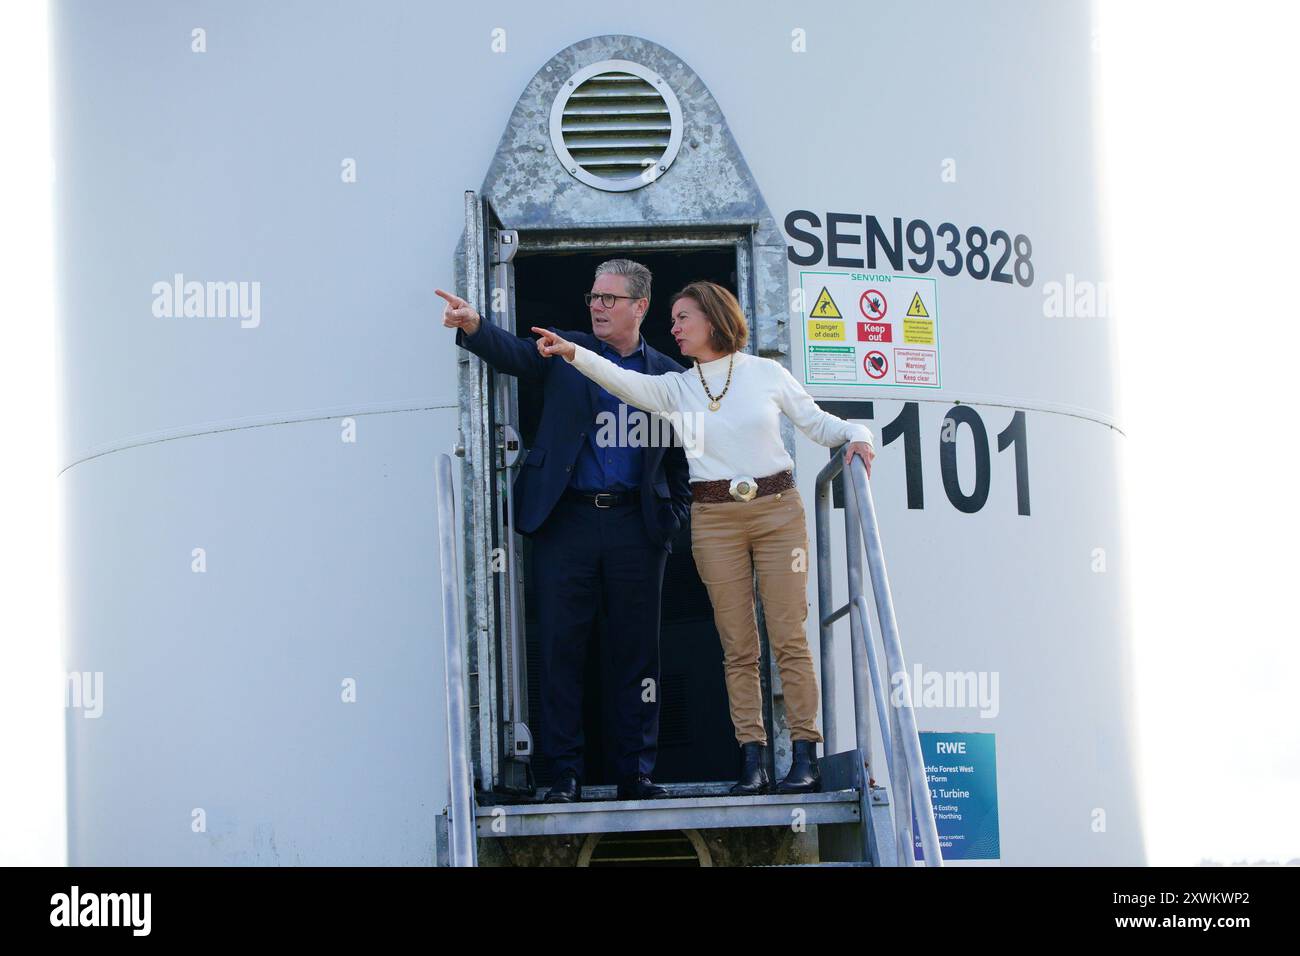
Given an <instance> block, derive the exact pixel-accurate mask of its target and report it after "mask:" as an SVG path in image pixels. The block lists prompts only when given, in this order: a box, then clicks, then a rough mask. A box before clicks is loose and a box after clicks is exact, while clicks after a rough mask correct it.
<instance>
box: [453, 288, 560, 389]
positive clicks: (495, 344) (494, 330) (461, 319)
mask: <svg viewBox="0 0 1300 956" xmlns="http://www.w3.org/2000/svg"><path fill="white" fill-rule="evenodd" d="M433 291H434V293H435V294H436V295H438V296H441V297H442V298H443V299H445V300H446V302H447V304H446V305H445V306H443V309H442V324H443V325H444V326H446V327H447V328H449V329H455V330H456V344H457V345H459V346H460V347H461V348H463V349H467V350H468V351H470V352H473V353H474V354H475V355H477V356H478V357H479V358H481V359H482V360H483V361H485V362H487V363H488V364H489V365H491V366H492V367H493V368H494V369H496V370H497V371H498V372H504V373H505V374H506V375H514V376H516V377H518V378H521V379H525V380H532V381H538V380H540V379H541V378H542V376H543V375H545V374H546V360H545V359H544V358H542V357H541V355H539V354H538V353H537V346H536V344H535V343H534V342H533V341H532V340H531V339H521V338H519V336H517V335H511V334H510V333H509V332H507V331H506V330H505V329H503V328H501V327H500V326H498V325H494V324H493V323H491V322H484V321H483V319H482V317H481V316H480V315H479V314H478V312H476V311H475V310H474V307H473V306H472V305H470V304H469V303H468V302H466V301H465V300H464V299H462V298H461V297H460V296H458V295H452V294H451V293H450V292H444V291H443V290H442V289H434V290H433Z"/></svg>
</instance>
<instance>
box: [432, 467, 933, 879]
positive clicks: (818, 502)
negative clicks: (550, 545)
mask: <svg viewBox="0 0 1300 956" xmlns="http://www.w3.org/2000/svg"><path fill="white" fill-rule="evenodd" d="M843 467H844V455H843V448H842V447H841V448H837V449H835V450H833V451H832V452H831V459H830V462H829V463H828V464H827V465H826V466H825V467H824V468H823V469H822V470H821V472H820V473H819V474H818V475H817V489H816V499H815V510H816V548H817V588H818V598H819V601H818V619H819V624H820V626H819V631H820V638H821V660H822V721H823V727H824V733H823V735H824V737H825V745H824V749H825V752H826V753H827V754H828V755H827V756H825V757H822V758H820V759H819V760H818V766H819V768H820V770H821V777H822V786H821V792H820V793H813V794H789V795H786V794H766V795H762V796H753V797H732V796H728V795H727V794H726V789H727V788H726V786H725V785H716V784H714V785H707V784H666V785H665V786H666V788H667V789H668V791H669V797H668V798H667V799H660V800H614V799H612V797H613V796H614V794H613V789H614V788H612V787H584V797H585V798H586V799H584V800H583V801H582V802H580V803H574V804H547V803H518V804H512V805H504V806H478V805H477V803H476V801H475V795H474V790H473V785H472V780H471V776H470V766H469V753H470V748H469V739H468V736H467V716H466V714H467V710H466V706H465V689H464V671H465V667H464V657H463V654H464V651H463V647H464V635H463V633H462V627H461V621H462V618H461V613H460V597H459V595H460V589H459V585H458V578H457V572H456V569H457V567H458V565H457V563H456V543H455V537H454V536H455V533H456V532H455V529H456V522H455V520H454V517H455V502H454V496H453V486H452V479H451V475H452V471H451V458H450V457H449V456H448V455H440V456H439V457H438V461H437V463H436V466H435V478H436V482H435V484H436V489H437V496H438V536H439V554H440V557H441V562H442V593H443V627H444V631H443V633H444V635H446V640H445V641H444V644H445V655H446V665H445V669H446V683H447V697H446V700H447V752H448V757H449V768H448V769H449V780H450V785H449V788H448V789H449V792H448V797H447V807H446V809H445V810H444V812H443V813H442V814H441V815H440V816H439V817H438V819H437V832H436V835H435V837H436V838H435V849H436V854H437V863H438V865H440V866H448V865H450V866H476V865H477V861H478V840H480V839H485V840H486V839H493V838H501V837H525V836H561V835H574V834H592V833H615V832H627V831H663V830H685V831H693V830H702V829H725V828H732V827H789V826H791V822H792V819H793V818H794V817H795V815H796V814H798V817H799V819H800V821H801V823H803V824H815V825H816V826H817V828H818V830H817V836H818V852H819V858H820V860H821V861H822V863H824V864H832V865H860V866H862V865H869V866H911V865H913V858H914V851H913V846H914V843H913V834H912V817H913V807H915V809H916V819H917V822H918V825H919V830H920V833H919V836H920V841H921V847H922V852H923V856H924V860H925V863H926V865H928V866H941V865H942V863H943V859H942V855H941V853H940V850H939V836H938V832H937V829H936V826H935V818H934V809H933V806H932V805H931V801H930V788H929V786H928V784H927V781H926V776H925V767H924V760H923V757H922V753H921V741H920V737H919V735H918V733H917V727H916V716H915V713H914V712H913V710H912V696H911V689H910V687H909V686H908V684H907V677H906V675H907V670H906V667H905V666H904V660H903V653H902V644H901V641H900V639H899V633H898V623H897V620H896V618H895V616H894V607H893V599H892V597H891V596H890V591H889V578H888V575H887V574H886V571H885V560H884V551H883V549H882V547H881V543H880V532H879V528H878V526H877V524H876V513H875V504H874V502H873V500H872V496H871V487H870V483H869V482H868V481H867V474H866V468H865V466H864V465H863V464H862V462H861V460H859V459H857V458H854V460H853V463H852V467H851V468H850V469H849V472H848V473H847V474H846V475H845V481H844V486H845V494H844V524H845V542H846V548H845V550H846V567H847V571H848V594H849V600H848V602H847V603H846V604H845V605H844V606H843V607H840V608H837V609H832V607H831V605H832V604H833V597H832V594H833V588H832V576H831V575H832V567H831V543H830V504H831V483H832V481H834V479H835V478H836V477H837V476H838V475H840V473H841V472H842V471H843ZM859 542H861V544H859ZM862 544H864V545H865V549H866V558H867V567H868V570H869V574H870V580H871V587H872V594H873V595H874V597H875V603H876V614H877V617H878V619H879V621H880V630H881V644H882V646H883V648H884V652H885V662H886V665H887V667H888V673H889V674H893V675H898V680H899V682H900V687H898V688H897V691H896V693H894V694H892V695H891V694H890V693H889V692H888V691H889V689H890V686H891V685H890V682H889V681H887V680H884V679H883V677H884V675H882V673H881V669H880V664H879V656H878V653H877V650H876V647H875V645H874V642H873V640H872V632H871V623H870V615H869V614H868V613H867V603H866V597H865V596H864V594H863V575H862V552H863V548H862V546H861V545H862ZM846 614H847V615H848V616H849V620H850V630H851V641H852V660H853V673H852V679H853V711H854V724H855V727H854V729H855V736H856V747H854V748H851V749H846V750H843V751H839V752H836V751H837V750H838V741H837V736H838V735H837V733H836V728H835V719H834V713H835V711H834V700H835V687H836V680H835V678H836V674H835V667H834V659H833V645H832V628H833V625H834V623H835V622H836V621H837V620H839V619H840V618H841V617H844V616H845V615H846ZM869 697H870V698H874V711H875V715H876V718H877V720H878V721H879V726H880V733H881V739H882V740H883V741H884V749H885V754H886V762H887V766H888V770H889V780H890V782H891V784H892V787H891V788H889V789H887V788H885V787H883V786H881V785H880V784H878V783H877V782H876V781H875V780H874V779H873V778H872V777H871V773H870V770H871V767H872V759H871V753H872V744H871V731H872V721H871V717H872V707H871V702H870V701H869ZM891 697H896V698H897V704H896V705H895V704H894V703H893V702H892V701H891ZM891 790H892V794H893V800H892V810H893V813H892V819H891V812H890V811H891V799H890V795H891ZM593 797H594V798H595V799H592V798H593ZM602 798H605V799H602Z"/></svg>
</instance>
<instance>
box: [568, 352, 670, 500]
mask: <svg viewBox="0 0 1300 956" xmlns="http://www.w3.org/2000/svg"><path fill="white" fill-rule="evenodd" d="M600 354H601V355H603V356H605V358H607V359H609V360H610V361H611V362H613V363H614V364H616V365H621V366H622V367H623V368H630V369H631V370H632V371H634V372H642V373H644V372H645V339H644V338H641V339H640V340H639V341H638V342H637V346H636V351H634V352H633V353H632V354H631V355H628V356H626V357H625V356H622V355H619V354H618V350H617V349H615V348H613V347H612V346H611V345H610V344H609V343H608V342H601V343H600ZM592 385H593V386H594V387H595V389H596V418H595V419H593V420H592V423H591V428H590V429H588V431H587V441H586V444H584V445H583V446H582V450H581V451H580V452H578V459H577V461H575V462H574V464H573V478H572V479H571V480H570V482H569V487H571V488H576V489H578V490H579V491H592V492H595V491H631V490H632V489H633V488H639V487H640V486H641V456H642V454H643V453H644V452H643V451H642V449H641V448H640V447H636V448H631V447H628V446H627V444H626V442H625V441H622V440H621V438H625V437H626V436H620V434H619V429H618V421H619V412H618V408H619V406H620V405H622V404H624V402H623V401H621V400H620V399H618V398H615V397H614V396H613V395H611V394H610V393H609V392H607V391H605V390H604V389H603V388H601V387H600V386H599V385H596V384H595V383H594V382H593V383H592ZM602 412H606V413H608V415H612V416H613V418H612V419H608V420H609V421H611V422H612V426H611V428H610V429H607V432H608V434H609V435H612V436H613V438H614V444H612V445H609V446H607V447H605V448H601V447H600V446H598V445H597V444H596V436H597V434H598V432H599V431H600V424H601V422H602V421H605V420H607V419H604V418H601V417H600V415H601V413H602ZM623 414H624V416H626V420H627V430H628V433H631V431H632V429H633V426H634V424H635V423H636V420H637V418H638V417H640V418H644V419H645V420H646V421H645V424H644V425H643V426H642V428H641V433H642V434H643V435H645V436H646V437H647V440H648V438H649V434H650V429H651V423H650V421H649V415H647V414H646V413H645V412H641V411H638V410H637V409H636V407H635V406H632V405H628V406H627V411H626V412H624V413H623Z"/></svg>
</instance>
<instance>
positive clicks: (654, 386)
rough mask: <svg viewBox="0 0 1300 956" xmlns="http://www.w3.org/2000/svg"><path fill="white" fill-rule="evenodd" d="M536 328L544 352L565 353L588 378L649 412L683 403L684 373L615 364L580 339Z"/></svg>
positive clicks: (539, 346)
mask: <svg viewBox="0 0 1300 956" xmlns="http://www.w3.org/2000/svg"><path fill="white" fill-rule="evenodd" d="M533 331H534V332H536V333H537V334H538V335H539V336H541V337H540V338H539V339H538V340H537V351H538V352H540V353H541V354H542V355H543V356H548V357H549V356H552V355H559V356H561V357H563V358H564V360H565V361H566V362H569V363H570V364H572V365H573V367H574V368H576V369H577V370H578V371H579V372H581V373H582V374H583V375H585V376H587V378H589V379H591V380H592V381H593V382H595V383H596V384H597V385H600V386H601V387H603V388H604V389H605V390H606V391H607V392H609V393H610V394H611V395H616V396H618V397H619V398H621V399H622V400H623V401H625V402H627V403H628V404H630V405H635V406H636V407H637V408H643V409H645V410H646V411H648V412H662V413H668V412H673V411H676V410H677V409H678V408H679V407H680V405H679V402H678V399H679V397H680V388H681V385H680V382H681V376H680V375H677V374H674V373H672V372H669V373H668V374H666V375H645V374H643V373H641V372H634V371H632V370H631V369H630V368H622V367H621V366H618V365H615V364H614V363H613V362H611V361H610V360H609V359H607V358H605V357H604V356H603V355H597V354H596V353H595V352H593V351H591V349H585V348H583V347H582V346H581V345H578V344H577V343H576V342H570V341H568V340H567V339H564V338H561V337H560V336H559V335H556V334H555V333H554V332H551V331H550V330H549V329H539V328H536V327H534V328H533Z"/></svg>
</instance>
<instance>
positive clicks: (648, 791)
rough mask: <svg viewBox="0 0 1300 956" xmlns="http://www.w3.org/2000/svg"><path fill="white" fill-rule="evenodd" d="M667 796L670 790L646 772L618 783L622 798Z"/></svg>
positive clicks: (659, 797) (619, 793) (657, 798)
mask: <svg viewBox="0 0 1300 956" xmlns="http://www.w3.org/2000/svg"><path fill="white" fill-rule="evenodd" d="M666 796H668V790H667V789H666V788H664V787H661V786H659V784H657V783H655V782H654V781H653V780H651V779H650V778H649V777H647V776H646V775H645V774H639V775H638V776H637V777H636V778H635V779H633V780H625V781H623V782H622V783H620V784H619V785H618V799H620V800H661V799H663V798H664V797H666Z"/></svg>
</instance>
